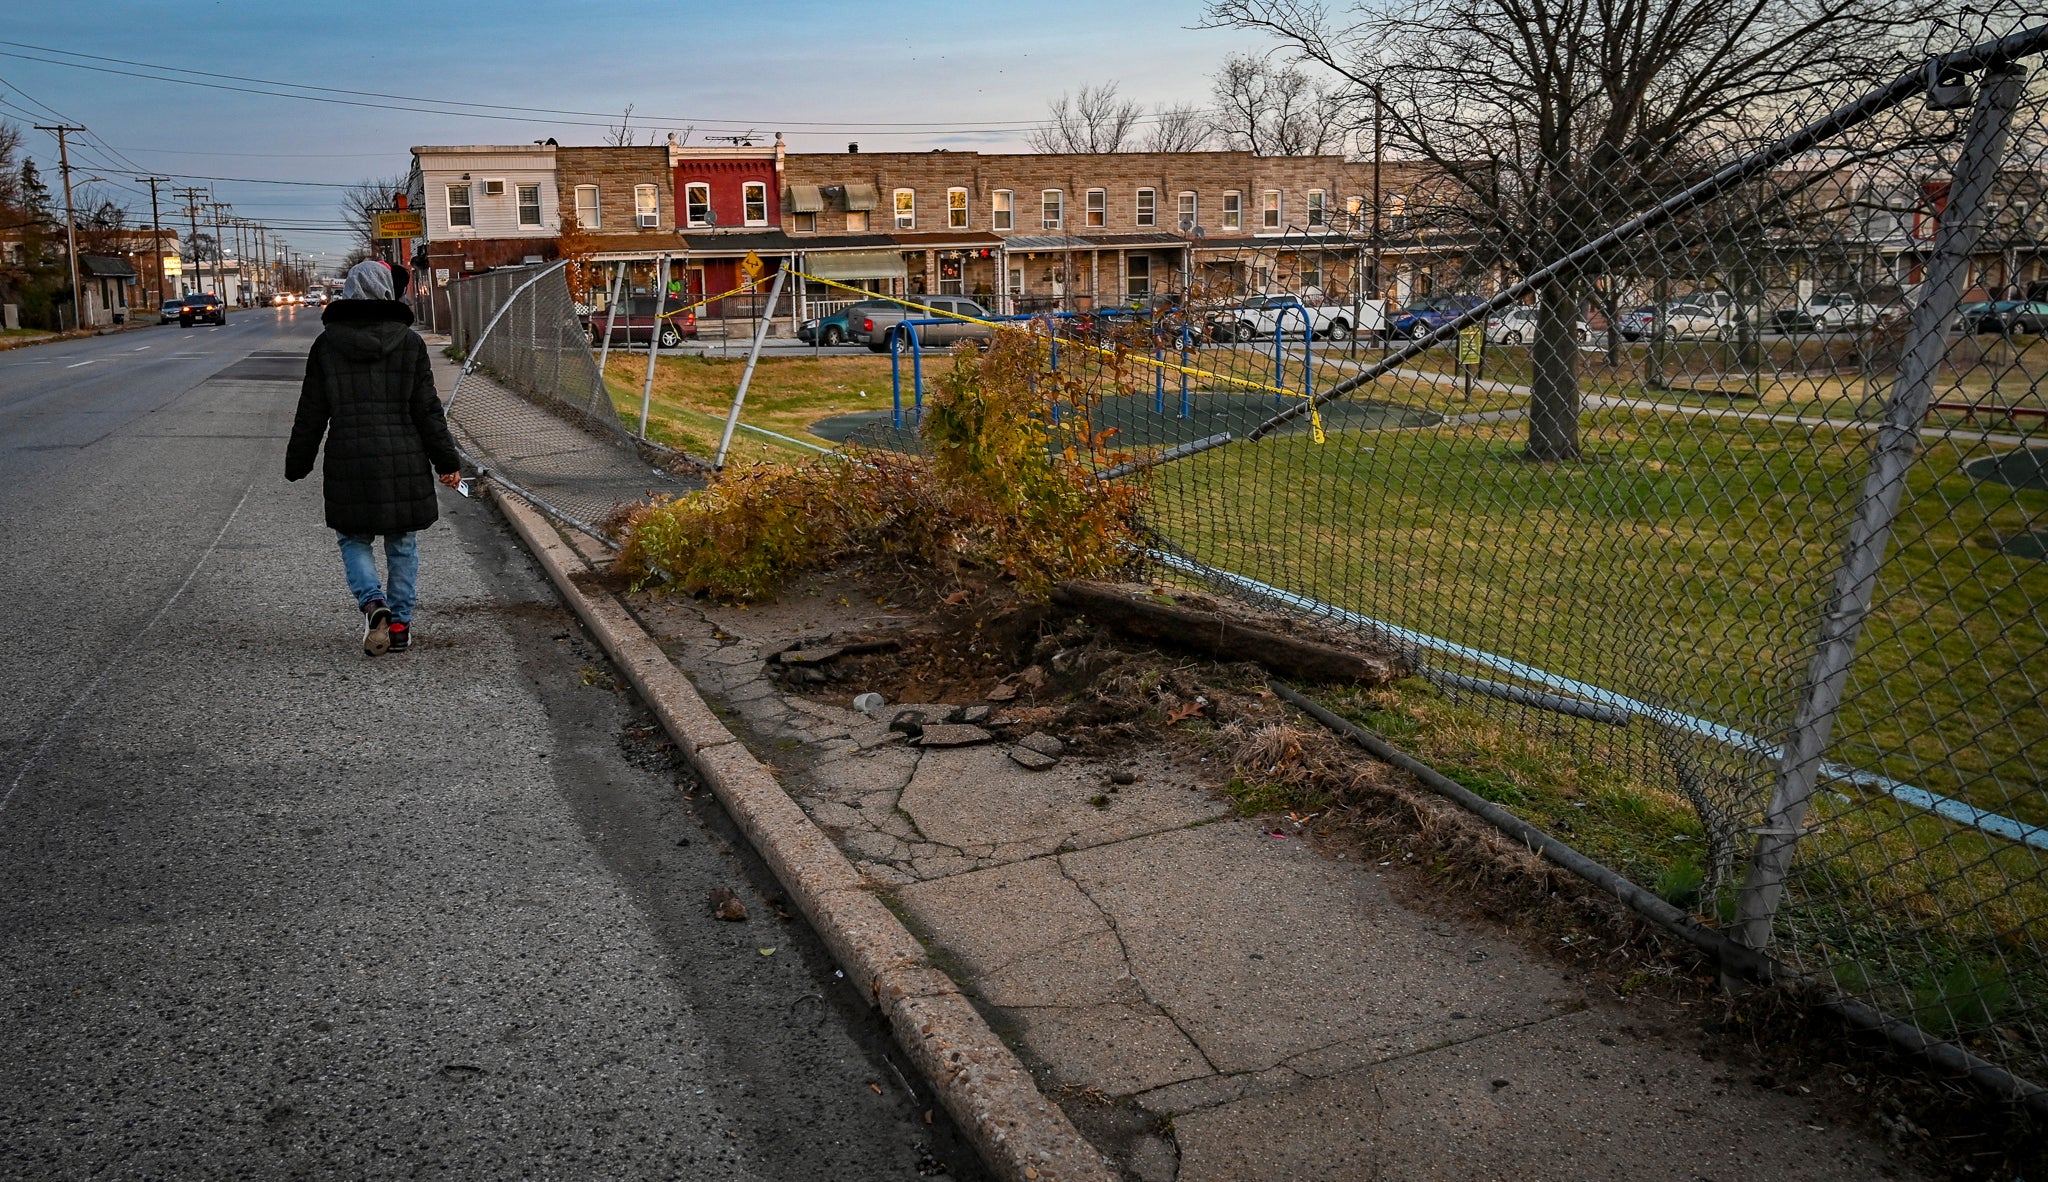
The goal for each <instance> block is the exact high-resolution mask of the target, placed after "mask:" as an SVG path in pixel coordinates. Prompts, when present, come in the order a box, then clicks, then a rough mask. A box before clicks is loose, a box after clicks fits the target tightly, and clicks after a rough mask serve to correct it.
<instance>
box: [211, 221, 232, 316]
mask: <svg viewBox="0 0 2048 1182" xmlns="http://www.w3.org/2000/svg"><path fill="white" fill-rule="evenodd" d="M206 204H207V206H208V207H209V208H211V209H212V210H213V294H215V295H217V296H219V297H220V298H221V300H222V302H226V300H227V298H228V296H227V293H226V292H225V291H223V290H221V289H222V288H224V287H226V286H227V266H228V261H227V259H226V257H225V256H226V254H227V247H226V244H224V243H223V242H222V241H221V226H220V219H221V214H222V213H223V212H225V211H226V210H229V209H233V208H234V206H232V205H230V204H228V203H227V202H225V201H209V202H207V203H206Z"/></svg>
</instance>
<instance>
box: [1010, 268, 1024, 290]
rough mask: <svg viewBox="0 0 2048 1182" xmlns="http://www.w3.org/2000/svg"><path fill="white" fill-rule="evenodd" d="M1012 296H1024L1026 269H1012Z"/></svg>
mask: <svg viewBox="0 0 2048 1182" xmlns="http://www.w3.org/2000/svg"><path fill="white" fill-rule="evenodd" d="M1010 294H1011V295H1012V296H1020V295H1023V294H1024V268H1022V267H1011V268H1010Z"/></svg>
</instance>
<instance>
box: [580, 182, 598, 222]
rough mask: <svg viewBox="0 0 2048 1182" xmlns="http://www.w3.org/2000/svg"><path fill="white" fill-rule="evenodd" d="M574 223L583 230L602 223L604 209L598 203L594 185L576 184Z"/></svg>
mask: <svg viewBox="0 0 2048 1182" xmlns="http://www.w3.org/2000/svg"><path fill="white" fill-rule="evenodd" d="M576 225H577V228H578V229H583V230H596V229H599V228H601V227H602V226H603V225H604V210H603V209H602V208H601V207H600V206H599V204H598V199H597V186H596V185H578V186H576Z"/></svg>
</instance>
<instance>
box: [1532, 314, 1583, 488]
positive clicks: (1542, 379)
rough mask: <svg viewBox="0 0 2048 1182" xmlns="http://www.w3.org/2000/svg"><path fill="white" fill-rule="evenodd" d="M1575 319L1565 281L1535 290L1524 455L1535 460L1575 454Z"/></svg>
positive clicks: (1576, 410) (1577, 385) (1576, 415)
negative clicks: (1526, 444) (1527, 438)
mask: <svg viewBox="0 0 2048 1182" xmlns="http://www.w3.org/2000/svg"><path fill="white" fill-rule="evenodd" d="M1578 320H1579V315H1578V307H1577V301H1576V300H1574V299H1573V298H1572V285H1571V284H1569V283H1553V284H1550V285H1549V286H1547V287H1545V288H1544V289H1543V290H1542V291H1541V292H1540V293H1538V295H1537V302H1536V341H1535V347H1534V348H1533V349H1532V350H1531V351H1530V353H1531V356H1530V361H1531V364H1532V365H1533V367H1534V371H1535V372H1534V376H1533V379H1532V380H1531V382H1530V395H1529V443H1528V450H1527V451H1526V452H1525V453H1524V454H1525V455H1527V457H1528V458H1529V459H1532V460H1535V461H1538V462H1539V463H1554V462H1556V461H1560V460H1576V459H1578V458H1579V342H1578V340H1577V337H1576V334H1575V330H1576V329H1577V327H1578Z"/></svg>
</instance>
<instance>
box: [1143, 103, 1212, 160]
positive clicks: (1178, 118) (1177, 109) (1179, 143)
mask: <svg viewBox="0 0 2048 1182" xmlns="http://www.w3.org/2000/svg"><path fill="white" fill-rule="evenodd" d="M1152 121H1153V122H1152V130H1151V131H1149V132H1147V133H1146V134H1145V150H1146V151H1147V152H1200V151H1204V150H1206V149H1207V148H1208V147H1209V144H1210V142H1211V141H1212V140H1213V139H1215V136H1216V119H1215V117H1214V116H1213V115H1211V114H1210V113H1209V112H1208V111H1206V110H1204V109H1203V108H1201V107H1199V106H1196V105H1195V104H1194V103H1173V104H1170V105H1169V104H1165V103H1162V104H1160V105H1159V106H1158V107H1155V108H1153V111H1152Z"/></svg>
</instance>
